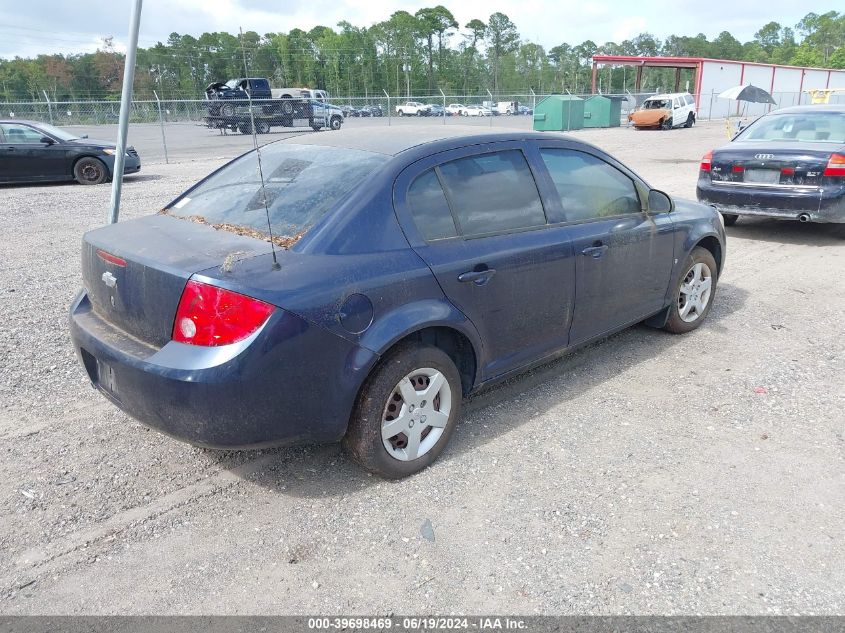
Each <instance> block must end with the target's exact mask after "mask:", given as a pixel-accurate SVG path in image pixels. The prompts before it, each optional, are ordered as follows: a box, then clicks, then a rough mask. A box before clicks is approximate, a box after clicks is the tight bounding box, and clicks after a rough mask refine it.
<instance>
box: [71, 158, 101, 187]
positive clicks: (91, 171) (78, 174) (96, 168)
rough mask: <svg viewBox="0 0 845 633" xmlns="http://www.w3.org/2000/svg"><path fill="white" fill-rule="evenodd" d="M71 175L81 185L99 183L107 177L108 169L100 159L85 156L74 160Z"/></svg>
mask: <svg viewBox="0 0 845 633" xmlns="http://www.w3.org/2000/svg"><path fill="white" fill-rule="evenodd" d="M73 177H74V178H75V179H76V182H78V183H79V184H81V185H99V184H100V183H103V182H105V181H106V180H107V179H108V177H109V170H108V169H107V168H106V166H105V164H104V163H103V162H102V161H101V160H100V159H98V158H93V157H92V156H86V157H85V158H80V159H79V160H78V161H76V164H75V165H74V166H73Z"/></svg>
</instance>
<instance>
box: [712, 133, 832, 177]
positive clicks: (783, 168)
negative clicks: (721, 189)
mask: <svg viewBox="0 0 845 633" xmlns="http://www.w3.org/2000/svg"><path fill="white" fill-rule="evenodd" d="M834 149H835V148H832V147H824V148H818V149H817V148H808V147H806V146H805V147H796V146H795V143H772V142H767V143H750V142H749V143H734V144H731V145H728V146H726V147H722V148H720V149H718V150H716V151H715V152H713V158H712V161H711V170H710V177H711V178H712V180H713V182H715V183H725V184H729V183H734V184H746V185H751V186H764V187H766V186H769V187H772V186H775V187H776V186H782V187H813V188H816V187H820V186H821V185H822V178H823V174H824V170H825V167H826V166H827V161H828V160H829V159H830V155H831V154H832V153H833V152H834Z"/></svg>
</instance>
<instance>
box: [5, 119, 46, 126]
mask: <svg viewBox="0 0 845 633" xmlns="http://www.w3.org/2000/svg"><path fill="white" fill-rule="evenodd" d="M0 123H23V124H24V125H44V124H43V123H42V122H41V121H30V120H29V119H0Z"/></svg>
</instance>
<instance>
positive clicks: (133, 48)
mask: <svg viewBox="0 0 845 633" xmlns="http://www.w3.org/2000/svg"><path fill="white" fill-rule="evenodd" d="M143 4H144V0H135V4H133V5H132V14H131V15H130V17H129V46H128V47H127V49H126V63H125V65H124V67H123V91H122V92H121V95H120V119H119V120H118V123H117V148H116V149H115V152H114V173H113V174H112V183H111V207H110V208H109V216H108V223H109V224H114V223H115V222H117V216H118V212H119V210H120V192H121V189H122V187H123V166H124V165H125V163H126V136H127V135H128V133H129V108H130V107H131V106H132V83H133V82H134V80H135V54H136V53H137V52H138V29H139V27H140V26H141V5H143Z"/></svg>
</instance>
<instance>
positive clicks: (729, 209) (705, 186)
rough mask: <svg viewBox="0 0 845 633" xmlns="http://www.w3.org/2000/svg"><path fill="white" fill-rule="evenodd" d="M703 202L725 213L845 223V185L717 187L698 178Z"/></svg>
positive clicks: (698, 195) (699, 198) (697, 193)
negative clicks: (818, 186)
mask: <svg viewBox="0 0 845 633" xmlns="http://www.w3.org/2000/svg"><path fill="white" fill-rule="evenodd" d="M696 195H697V197H698V200H699V201H700V202H705V203H707V204H712V205H715V206H716V208H717V209H719V211H721V212H722V213H729V214H733V215H756V216H760V217H767V218H783V219H787V220H798V219H799V218H800V217H801V216H802V215H804V216H806V219H807V220H809V221H810V222H832V223H845V187H827V188H824V187H823V188H807V189H797V188H796V189H774V188H764V187H738V186H730V185H722V186H718V185H716V186H714V185H713V184H711V183H708V182H702V181H701V180H699V181H698V186H697V187H696Z"/></svg>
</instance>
